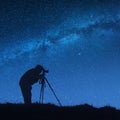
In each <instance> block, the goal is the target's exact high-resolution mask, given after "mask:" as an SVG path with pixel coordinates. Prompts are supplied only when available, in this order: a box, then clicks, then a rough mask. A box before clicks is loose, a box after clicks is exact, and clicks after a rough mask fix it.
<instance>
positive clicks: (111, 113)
mask: <svg viewBox="0 0 120 120" xmlns="http://www.w3.org/2000/svg"><path fill="white" fill-rule="evenodd" d="M0 117H1V118H3V119H10V120H13V119H16V120H18V119H21V120H71V119H72V120H120V110H117V109H116V108H114V107H110V106H105V107H101V108H95V107H92V106H90V105H88V104H84V105H78V106H62V107H59V106H55V105H53V104H30V105H24V104H0Z"/></svg>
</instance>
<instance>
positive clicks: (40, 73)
mask: <svg viewBox="0 0 120 120" xmlns="http://www.w3.org/2000/svg"><path fill="white" fill-rule="evenodd" d="M45 71H46V70H45V69H44V68H43V67H42V66H41V65H37V66H36V67H35V68H32V69H30V70H28V71H26V72H25V73H24V74H23V75H22V77H21V78H20V81H19V86H20V88H21V92H22V95H23V98H24V103H25V104H30V103H31V96H32V94H31V90H32V85H33V84H35V83H37V82H38V81H39V82H40V80H41V79H42V78H43V77H44V72H45Z"/></svg>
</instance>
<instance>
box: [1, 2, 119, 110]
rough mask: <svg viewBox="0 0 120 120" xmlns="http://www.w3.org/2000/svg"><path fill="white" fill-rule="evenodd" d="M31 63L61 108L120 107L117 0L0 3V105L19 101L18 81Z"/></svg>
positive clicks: (50, 99) (48, 96)
mask: <svg viewBox="0 0 120 120" xmlns="http://www.w3.org/2000/svg"><path fill="white" fill-rule="evenodd" d="M37 64H41V65H43V66H44V67H45V68H46V69H48V70H49V73H48V74H46V77H47V78H48V81H49V82H50V84H51V86H52V87H53V89H54V91H55V92H56V94H57V96H58V98H59V99H60V101H61V103H62V104H63V105H79V104H84V103H87V104H90V105H93V106H95V107H101V106H104V105H110V106H114V107H117V108H120V0H1V1H0V103H6V102H9V103H23V97H22V94H21V91H20V88H19V80H20V77H21V76H22V75H23V73H24V72H25V71H27V70H28V69H31V68H33V67H35V66H36V65H37ZM39 88H40V85H39V84H38V83H36V84H35V85H34V86H33V89H32V100H33V102H38V101H39V94H40V89H39ZM44 95H45V97H44V103H50V102H51V103H54V104H57V105H58V103H57V101H56V99H55V97H54V95H53V94H52V92H51V90H50V89H49V87H48V86H47V85H46V88H45V93H44Z"/></svg>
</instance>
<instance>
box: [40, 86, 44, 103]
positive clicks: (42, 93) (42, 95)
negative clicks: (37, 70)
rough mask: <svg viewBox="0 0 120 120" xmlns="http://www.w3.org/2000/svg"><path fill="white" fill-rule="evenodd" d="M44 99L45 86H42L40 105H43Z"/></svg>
mask: <svg viewBox="0 0 120 120" xmlns="http://www.w3.org/2000/svg"><path fill="white" fill-rule="evenodd" d="M43 97H44V86H43V85H42V86H41V90H40V98H39V103H42V104H43Z"/></svg>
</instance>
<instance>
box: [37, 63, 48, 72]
mask: <svg viewBox="0 0 120 120" xmlns="http://www.w3.org/2000/svg"><path fill="white" fill-rule="evenodd" d="M35 69H36V71H38V72H44V73H48V70H45V69H44V68H43V66H41V65H36V67H35Z"/></svg>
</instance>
